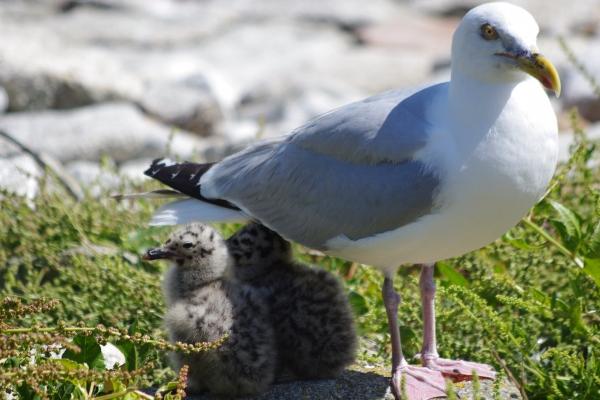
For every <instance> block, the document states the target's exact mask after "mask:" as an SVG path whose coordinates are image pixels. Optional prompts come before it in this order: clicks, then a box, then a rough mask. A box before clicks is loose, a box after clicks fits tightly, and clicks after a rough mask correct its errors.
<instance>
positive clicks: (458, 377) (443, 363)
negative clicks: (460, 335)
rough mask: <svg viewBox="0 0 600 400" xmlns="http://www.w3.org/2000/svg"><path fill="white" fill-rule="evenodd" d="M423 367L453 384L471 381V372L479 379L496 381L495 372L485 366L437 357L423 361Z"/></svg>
mask: <svg viewBox="0 0 600 400" xmlns="http://www.w3.org/2000/svg"><path fill="white" fill-rule="evenodd" d="M423 365H424V366H426V367H427V368H430V369H432V370H434V371H439V372H441V373H442V375H443V376H445V377H448V378H450V379H452V380H453V381H455V382H459V381H469V380H471V379H473V371H475V372H476V373H477V376H479V378H481V379H496V371H494V369H493V368H492V367H491V366H489V365H487V364H480V363H476V362H471V361H463V360H448V359H445V358H439V357H437V358H431V359H426V360H423Z"/></svg>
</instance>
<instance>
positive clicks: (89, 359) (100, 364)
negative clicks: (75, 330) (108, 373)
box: [63, 335, 105, 371]
mask: <svg viewBox="0 0 600 400" xmlns="http://www.w3.org/2000/svg"><path fill="white" fill-rule="evenodd" d="M73 344H76V345H77V346H78V347H79V348H80V350H81V351H80V352H78V353H76V352H74V351H72V350H70V349H68V350H67V351H65V353H64V354H63V358H65V359H67V360H73V361H75V362H78V363H80V364H83V363H85V364H87V366H88V367H90V368H91V369H96V370H101V371H102V370H104V369H105V366H104V357H103V356H102V350H101V349H100V345H99V344H98V342H97V341H96V339H95V338H94V337H93V336H85V335H77V336H75V337H74V338H73Z"/></svg>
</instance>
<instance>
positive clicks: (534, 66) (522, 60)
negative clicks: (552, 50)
mask: <svg viewBox="0 0 600 400" xmlns="http://www.w3.org/2000/svg"><path fill="white" fill-rule="evenodd" d="M515 60H516V61H517V65H518V66H519V68H520V69H521V70H523V71H524V72H527V73H528V74H529V75H531V76H533V77H534V78H535V79H537V80H538V81H540V82H541V83H542V85H544V87H545V88H547V89H550V90H552V91H553V92H554V94H555V95H556V97H558V96H560V77H559V76H558V72H557V71H556V68H554V65H552V63H551V62H550V60H548V59H547V58H546V57H544V56H543V55H541V54H538V53H532V54H531V55H528V56H520V57H516V58H515Z"/></svg>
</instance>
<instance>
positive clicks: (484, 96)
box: [448, 69, 523, 143]
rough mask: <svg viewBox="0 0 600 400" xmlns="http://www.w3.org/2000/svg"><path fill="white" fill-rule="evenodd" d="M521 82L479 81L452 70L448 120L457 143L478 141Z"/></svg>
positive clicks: (488, 129) (492, 123)
mask: <svg viewBox="0 0 600 400" xmlns="http://www.w3.org/2000/svg"><path fill="white" fill-rule="evenodd" d="M521 82H523V81H522V80H521V81H494V82H489V81H482V80H480V79H477V78H473V77H470V76H467V75H465V74H463V73H461V72H460V71H456V70H454V69H453V70H452V77H451V80H450V85H449V89H448V119H449V123H450V125H451V126H452V128H453V132H454V134H455V136H456V139H457V140H458V141H460V142H467V143H476V142H479V141H480V140H481V139H483V137H484V136H485V135H487V133H488V132H489V131H490V128H491V127H492V126H493V125H494V123H495V122H496V120H497V119H498V117H499V116H500V113H501V112H502V110H503V109H504V108H505V106H506V103H507V102H508V101H509V99H510V97H511V94H512V92H513V90H514V88H515V87H516V86H517V85H519V84H520V83H521Z"/></svg>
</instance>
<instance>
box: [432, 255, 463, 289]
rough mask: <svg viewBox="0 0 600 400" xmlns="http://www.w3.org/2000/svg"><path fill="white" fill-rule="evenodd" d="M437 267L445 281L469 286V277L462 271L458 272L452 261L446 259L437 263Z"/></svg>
mask: <svg viewBox="0 0 600 400" xmlns="http://www.w3.org/2000/svg"><path fill="white" fill-rule="evenodd" d="M436 267H437V270H438V272H439V273H440V275H442V277H443V279H444V280H445V281H448V282H449V283H450V284H452V285H456V286H462V287H467V286H469V281H468V280H467V278H465V277H464V276H462V274H461V273H460V272H458V271H457V270H456V269H454V267H453V266H452V265H450V263H448V262H445V261H440V262H438V263H436Z"/></svg>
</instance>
